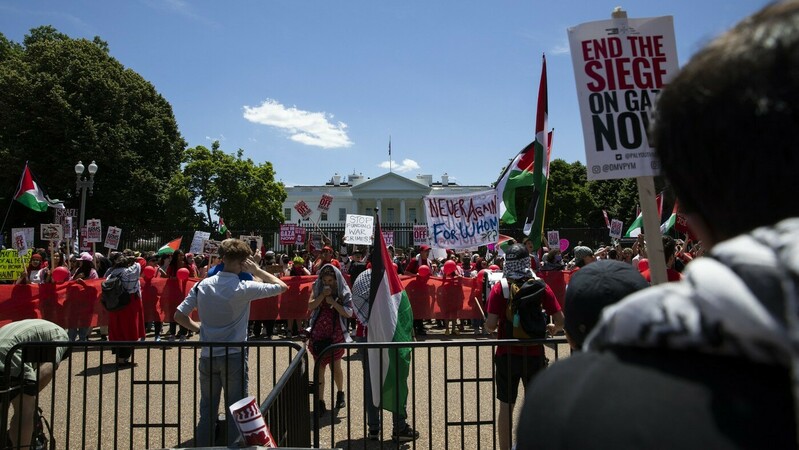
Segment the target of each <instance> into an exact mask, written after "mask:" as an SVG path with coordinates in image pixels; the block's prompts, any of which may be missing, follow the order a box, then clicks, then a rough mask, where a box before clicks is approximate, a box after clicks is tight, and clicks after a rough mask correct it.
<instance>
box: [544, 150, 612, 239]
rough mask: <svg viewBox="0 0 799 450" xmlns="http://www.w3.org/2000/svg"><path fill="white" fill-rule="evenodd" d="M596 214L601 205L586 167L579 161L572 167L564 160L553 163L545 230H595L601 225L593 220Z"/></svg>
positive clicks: (572, 164) (550, 168)
mask: <svg viewBox="0 0 799 450" xmlns="http://www.w3.org/2000/svg"><path fill="white" fill-rule="evenodd" d="M595 211H597V204H596V201H595V198H594V196H593V195H592V193H591V190H590V189H589V184H588V178H587V175H586V171H585V166H584V165H583V164H582V163H581V162H579V161H575V162H573V163H571V164H570V163H567V162H566V161H564V160H562V159H555V160H553V161H552V162H551V163H550V164H549V186H548V187H547V211H546V217H545V225H544V229H546V230H557V229H561V228H584V227H595V226H597V223H592V221H591V220H590V217H591V215H592V213H594V212H595ZM600 214H601V213H600ZM603 224H604V222H603Z"/></svg>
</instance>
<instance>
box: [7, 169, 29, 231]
mask: <svg viewBox="0 0 799 450" xmlns="http://www.w3.org/2000/svg"><path fill="white" fill-rule="evenodd" d="M25 167H28V161H25ZM23 178H25V169H22V175H20V176H19V183H17V189H16V190H15V191H14V194H16V193H17V192H19V188H20V187H21V186H22V179H23ZM14 194H11V202H10V203H9V204H8V209H7V210H6V217H5V218H4V219H3V225H2V226H0V236H2V234H3V230H5V229H6V221H7V220H8V214H9V213H10V212H11V206H13V205H14ZM2 244H3V242H0V245H2Z"/></svg>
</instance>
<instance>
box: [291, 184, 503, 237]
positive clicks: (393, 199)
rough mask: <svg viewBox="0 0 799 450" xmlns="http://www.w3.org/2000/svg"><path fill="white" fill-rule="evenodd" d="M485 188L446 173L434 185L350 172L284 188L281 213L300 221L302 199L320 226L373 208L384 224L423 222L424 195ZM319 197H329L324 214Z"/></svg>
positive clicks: (342, 222)
mask: <svg viewBox="0 0 799 450" xmlns="http://www.w3.org/2000/svg"><path fill="white" fill-rule="evenodd" d="M488 189H491V186H460V185H458V184H457V183H453V182H451V181H450V180H449V176H448V175H447V174H446V173H445V174H443V175H442V176H441V180H440V181H437V182H433V176H432V175H417V176H416V177H415V178H412V179H411V178H405V177H403V176H401V175H398V174H396V173H393V172H388V173H384V174H383V175H380V176H379V177H376V178H364V176H363V175H362V174H355V173H353V174H350V175H348V176H347V179H346V180H344V179H342V177H341V176H340V175H338V174H335V175H333V176H332V177H331V179H330V181H329V182H327V183H325V184H323V185H319V186H291V187H288V186H287V187H286V193H287V194H288V196H287V197H286V201H285V202H284V203H283V214H284V215H285V217H286V222H287V223H290V222H297V221H298V220H299V219H301V218H300V215H299V214H298V213H297V211H296V210H295V209H294V204H295V203H296V202H298V201H299V200H304V201H305V202H306V203H307V204H308V206H309V207H310V208H311V209H312V210H313V211H314V214H313V215H312V216H311V218H312V219H314V220H316V219H318V220H319V223H320V224H325V223H326V224H331V225H332V224H342V226H343V224H344V223H345V221H346V217H347V214H361V215H372V214H374V211H375V208H377V209H378V210H379V211H380V220H381V221H382V222H385V223H389V224H390V223H425V222H426V221H427V219H426V217H425V213H424V204H423V203H422V200H423V198H424V196H426V195H431V194H433V195H457V194H468V193H471V192H479V191H485V190H488ZM322 194H329V195H332V196H333V202H332V203H331V205H330V210H329V212H328V213H327V214H324V213H322V214H320V213H319V212H317V211H316V207H317V205H319V200H320V199H321V197H322Z"/></svg>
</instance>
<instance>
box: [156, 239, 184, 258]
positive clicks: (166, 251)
mask: <svg viewBox="0 0 799 450" xmlns="http://www.w3.org/2000/svg"><path fill="white" fill-rule="evenodd" d="M181 241H183V238H182V237H179V238H177V239H173V240H171V241H169V243H167V244H166V245H165V246H163V247H161V248H159V249H158V254H159V255H171V254H172V253H175V250H177V249H179V248H180V243H181Z"/></svg>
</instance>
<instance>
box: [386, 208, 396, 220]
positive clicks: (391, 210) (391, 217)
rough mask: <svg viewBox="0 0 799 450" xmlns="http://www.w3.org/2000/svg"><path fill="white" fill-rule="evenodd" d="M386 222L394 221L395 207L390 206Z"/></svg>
mask: <svg viewBox="0 0 799 450" xmlns="http://www.w3.org/2000/svg"><path fill="white" fill-rule="evenodd" d="M386 222H394V208H388V211H387V212H386Z"/></svg>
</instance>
